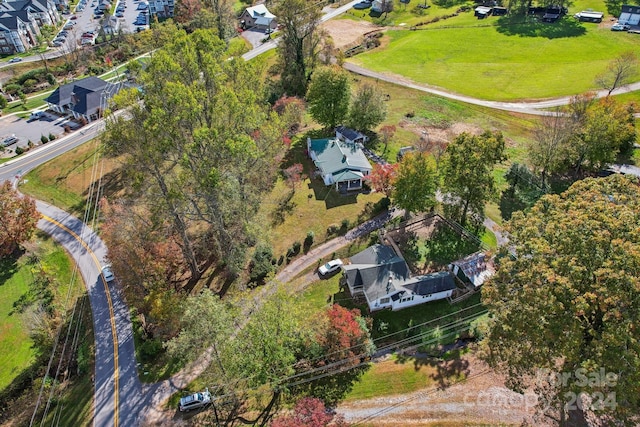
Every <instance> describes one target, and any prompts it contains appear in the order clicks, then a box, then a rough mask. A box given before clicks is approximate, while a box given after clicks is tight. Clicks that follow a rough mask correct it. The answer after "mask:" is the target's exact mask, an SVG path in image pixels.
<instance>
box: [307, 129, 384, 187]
mask: <svg viewBox="0 0 640 427" xmlns="http://www.w3.org/2000/svg"><path fill="white" fill-rule="evenodd" d="M307 152H308V153H309V157H311V160H313V163H314V164H315V166H316V167H317V168H318V172H319V174H320V175H321V176H322V180H323V181H324V183H325V185H335V186H336V189H337V190H338V191H340V192H346V191H355V190H361V189H362V183H363V180H364V178H365V177H366V176H368V175H369V174H370V173H371V171H372V170H373V168H372V167H371V163H369V160H367V156H365V154H364V153H363V152H362V148H361V147H360V145H358V144H353V143H348V142H344V141H340V140H339V139H330V138H325V139H311V138H307Z"/></svg>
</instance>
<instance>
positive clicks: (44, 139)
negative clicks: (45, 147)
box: [40, 135, 49, 144]
mask: <svg viewBox="0 0 640 427" xmlns="http://www.w3.org/2000/svg"><path fill="white" fill-rule="evenodd" d="M40 142H42V143H43V144H46V143H47V142H49V138H47V136H46V135H42V136H40Z"/></svg>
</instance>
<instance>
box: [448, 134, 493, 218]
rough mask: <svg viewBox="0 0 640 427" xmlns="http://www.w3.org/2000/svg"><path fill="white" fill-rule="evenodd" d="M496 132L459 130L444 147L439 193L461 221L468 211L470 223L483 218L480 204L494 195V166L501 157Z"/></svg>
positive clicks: (449, 211) (482, 205) (450, 213)
mask: <svg viewBox="0 0 640 427" xmlns="http://www.w3.org/2000/svg"><path fill="white" fill-rule="evenodd" d="M504 148H505V146H504V138H503V137H502V133H500V132H490V131H485V132H483V133H482V134H481V135H477V136H476V135H471V134H468V133H462V134H460V135H458V137H457V138H456V139H455V140H454V141H453V142H451V143H450V144H449V145H448V146H447V149H446V151H445V157H444V164H443V168H442V171H441V174H442V188H441V190H442V193H443V202H444V204H445V212H446V213H447V214H448V215H449V216H450V217H452V218H453V219H455V220H456V221H458V222H459V223H460V224H461V225H463V226H464V225H465V224H466V222H467V219H468V218H469V214H471V216H472V219H473V222H474V226H479V224H481V223H482V220H483V219H484V205H485V203H486V202H488V201H489V199H490V198H491V197H492V196H493V195H494V192H495V180H494V178H493V168H494V166H495V165H496V164H497V163H498V162H501V161H503V160H505V154H504Z"/></svg>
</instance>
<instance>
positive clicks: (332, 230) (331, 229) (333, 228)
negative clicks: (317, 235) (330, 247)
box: [327, 224, 340, 236]
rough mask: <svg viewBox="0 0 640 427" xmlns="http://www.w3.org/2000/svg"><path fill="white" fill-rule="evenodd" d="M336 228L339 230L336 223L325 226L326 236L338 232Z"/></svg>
mask: <svg viewBox="0 0 640 427" xmlns="http://www.w3.org/2000/svg"><path fill="white" fill-rule="evenodd" d="M338 230H340V226H339V225H338V224H330V225H329V226H328V227H327V236H331V235H333V234H336V233H337V232H338Z"/></svg>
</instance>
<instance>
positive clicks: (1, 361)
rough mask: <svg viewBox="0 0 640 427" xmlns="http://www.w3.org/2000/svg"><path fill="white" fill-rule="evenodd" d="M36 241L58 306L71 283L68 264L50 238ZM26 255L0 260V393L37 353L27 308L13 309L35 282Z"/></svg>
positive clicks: (77, 291) (76, 289)
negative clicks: (30, 330) (54, 284)
mask: <svg viewBox="0 0 640 427" xmlns="http://www.w3.org/2000/svg"><path fill="white" fill-rule="evenodd" d="M36 239H37V243H36V245H37V247H38V249H37V253H38V254H39V259H40V263H41V264H42V265H45V266H46V268H47V269H48V270H49V272H50V274H51V275H52V276H53V277H55V278H56V279H57V286H56V287H54V288H53V289H52V292H53V296H54V305H56V306H58V307H60V305H61V304H62V302H63V301H65V298H66V294H67V290H68V287H69V284H70V283H72V281H71V271H72V267H71V262H70V260H69V258H68V256H67V253H66V252H65V250H64V249H63V248H62V247H60V246H56V245H54V244H53V242H52V241H51V240H50V238H49V237H47V236H44V235H42V234H40V233H38V234H37V236H36V237H35V238H34V240H36ZM35 268H36V266H35V265H34V264H33V262H32V260H31V259H30V257H29V256H27V255H23V256H21V257H20V258H18V259H17V260H15V259H3V260H1V261H0V331H1V333H0V390H2V389H4V388H5V387H7V386H8V385H9V384H10V383H11V381H12V380H13V379H14V378H15V377H17V376H18V375H19V374H20V372H22V370H24V369H26V368H27V367H29V366H30V365H31V364H32V363H33V362H34V360H35V357H36V351H37V349H35V348H34V347H33V345H32V344H33V342H32V340H31V338H30V335H29V323H30V320H29V316H30V313H31V312H32V310H31V308H30V307H26V309H24V310H20V309H18V308H16V307H15V306H14V304H17V302H18V301H19V300H20V299H21V298H25V297H26V295H27V293H28V292H29V289H30V285H31V284H32V283H33V281H34V269H35ZM77 280H78V279H77V278H76V284H75V285H74V292H75V295H78V294H80V293H82V292H84V287H83V286H82V285H81V284H80V285H78V284H77Z"/></svg>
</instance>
